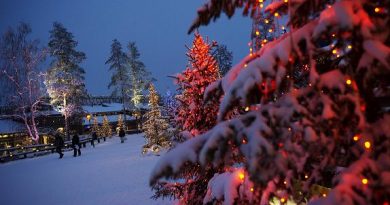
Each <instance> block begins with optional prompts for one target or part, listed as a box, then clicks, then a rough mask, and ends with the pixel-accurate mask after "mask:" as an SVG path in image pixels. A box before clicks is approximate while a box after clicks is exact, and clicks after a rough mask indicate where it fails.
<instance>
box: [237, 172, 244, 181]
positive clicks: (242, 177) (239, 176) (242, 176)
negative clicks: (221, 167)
mask: <svg viewBox="0 0 390 205" xmlns="http://www.w3.org/2000/svg"><path fill="white" fill-rule="evenodd" d="M238 178H240V179H241V180H244V178H245V175H244V173H242V172H240V173H239V174H238Z"/></svg>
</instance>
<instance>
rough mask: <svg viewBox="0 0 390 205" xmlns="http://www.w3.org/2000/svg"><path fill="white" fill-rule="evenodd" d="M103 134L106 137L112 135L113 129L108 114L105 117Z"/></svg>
mask: <svg viewBox="0 0 390 205" xmlns="http://www.w3.org/2000/svg"><path fill="white" fill-rule="evenodd" d="M101 129H102V135H103V136H105V137H111V136H112V129H111V125H110V122H109V121H108V118H107V116H106V115H104V117H103V125H102V128H101Z"/></svg>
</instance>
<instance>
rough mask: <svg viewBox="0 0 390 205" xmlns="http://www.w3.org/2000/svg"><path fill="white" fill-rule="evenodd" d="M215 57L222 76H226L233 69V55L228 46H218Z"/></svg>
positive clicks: (214, 53)
mask: <svg viewBox="0 0 390 205" xmlns="http://www.w3.org/2000/svg"><path fill="white" fill-rule="evenodd" d="M213 57H214V58H215V60H216V61H217V65H218V68H219V74H220V76H225V75H226V73H227V72H228V71H229V70H230V68H231V67H232V61H233V53H232V52H231V51H229V50H228V49H227V47H226V45H217V46H216V47H215V49H214V52H213Z"/></svg>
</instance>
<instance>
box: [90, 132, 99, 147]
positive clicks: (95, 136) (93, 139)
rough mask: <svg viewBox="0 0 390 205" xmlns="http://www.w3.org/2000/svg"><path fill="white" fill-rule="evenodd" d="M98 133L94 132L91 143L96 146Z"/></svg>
mask: <svg viewBox="0 0 390 205" xmlns="http://www.w3.org/2000/svg"><path fill="white" fill-rule="evenodd" d="M97 137H98V136H97V134H96V132H92V140H91V145H92V146H93V147H94V148H95V140H97Z"/></svg>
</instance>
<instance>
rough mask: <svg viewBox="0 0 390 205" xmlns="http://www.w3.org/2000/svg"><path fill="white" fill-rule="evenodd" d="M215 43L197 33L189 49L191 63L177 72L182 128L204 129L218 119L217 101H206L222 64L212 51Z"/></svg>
mask: <svg viewBox="0 0 390 205" xmlns="http://www.w3.org/2000/svg"><path fill="white" fill-rule="evenodd" d="M214 45H215V44H214V43H212V44H210V43H208V42H207V41H204V40H203V38H202V36H201V35H200V34H198V33H195V39H194V41H193V46H192V48H190V49H189V51H188V53H187V56H188V60H189V65H188V67H187V68H186V70H185V71H183V73H181V74H179V75H177V84H178V86H179V90H180V91H181V94H180V95H178V96H177V99H178V101H179V106H178V109H177V116H176V122H177V125H178V126H179V127H180V128H181V130H186V131H189V132H190V133H191V134H192V135H197V134H200V133H203V132H205V131H207V130H209V129H210V128H212V127H213V126H214V125H215V123H216V115H217V109H216V103H208V104H204V103H203V94H204V91H205V89H206V87H207V86H209V85H210V84H211V83H212V82H214V81H216V80H217V79H218V65H217V62H216V60H215V59H214V57H213V56H212V55H211V49H212V47H213V46H214Z"/></svg>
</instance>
